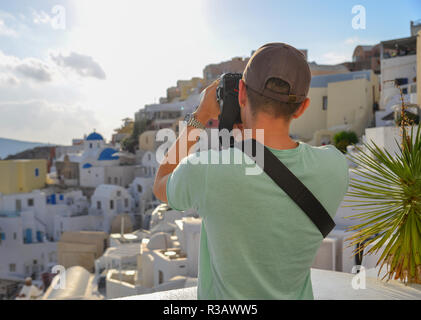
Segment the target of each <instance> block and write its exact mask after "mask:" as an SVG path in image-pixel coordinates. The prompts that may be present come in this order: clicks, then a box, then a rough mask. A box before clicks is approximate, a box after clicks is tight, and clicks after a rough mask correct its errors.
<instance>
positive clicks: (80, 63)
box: [50, 52, 106, 80]
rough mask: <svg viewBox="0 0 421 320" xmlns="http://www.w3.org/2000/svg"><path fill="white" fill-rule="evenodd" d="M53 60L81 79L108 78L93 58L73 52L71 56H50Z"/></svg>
mask: <svg viewBox="0 0 421 320" xmlns="http://www.w3.org/2000/svg"><path fill="white" fill-rule="evenodd" d="M50 57H51V59H52V60H53V61H54V62H55V63H56V64H57V65H58V66H60V67H64V68H69V69H71V70H73V71H75V72H76V73H77V74H79V75H80V76H81V77H93V78H97V79H100V80H104V79H105V78H106V75H105V72H104V70H103V69H102V67H101V66H100V65H99V64H98V62H96V61H95V60H94V59H93V58H92V57H91V56H87V55H83V54H79V53H76V52H71V53H70V54H69V55H67V56H66V55H62V54H57V55H54V54H50Z"/></svg>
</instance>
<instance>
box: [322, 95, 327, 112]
mask: <svg viewBox="0 0 421 320" xmlns="http://www.w3.org/2000/svg"><path fill="white" fill-rule="evenodd" d="M322 109H323V110H327V96H323V107H322Z"/></svg>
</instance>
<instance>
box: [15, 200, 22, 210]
mask: <svg viewBox="0 0 421 320" xmlns="http://www.w3.org/2000/svg"><path fill="white" fill-rule="evenodd" d="M21 210H22V201H21V200H20V199H17V200H16V211H21Z"/></svg>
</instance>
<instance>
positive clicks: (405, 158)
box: [347, 91, 421, 284]
mask: <svg viewBox="0 0 421 320" xmlns="http://www.w3.org/2000/svg"><path fill="white" fill-rule="evenodd" d="M401 93H402V91H401ZM402 118H403V119H405V106H404V102H403V99H402ZM400 124H401V135H402V143H398V142H397V143H398V147H399V151H398V152H397V154H396V155H395V156H393V155H392V154H390V153H389V152H387V150H383V149H382V148H380V147H378V146H377V145H376V144H375V143H374V142H372V143H371V144H369V143H365V144H364V145H365V148H366V150H363V149H362V148H359V147H356V149H357V150H358V151H359V153H357V154H356V155H355V156H353V159H352V160H353V161H354V162H355V163H356V164H358V166H359V167H358V168H357V169H356V174H357V176H359V177H363V178H365V181H363V180H359V179H358V178H355V179H352V180H351V183H350V187H351V188H350V190H349V192H348V196H350V197H353V198H354V199H353V200H351V199H348V200H347V202H352V203H354V204H353V205H349V206H350V207H355V208H357V209H359V210H362V213H359V214H356V215H353V216H351V218H357V219H360V220H361V223H359V224H358V225H355V226H353V227H350V228H349V229H348V231H352V232H354V233H353V235H352V236H351V237H350V238H349V239H348V240H351V243H350V245H352V246H355V245H357V249H356V250H355V251H354V252H355V254H360V253H361V252H364V249H366V248H367V247H368V246H370V248H369V249H368V250H366V251H365V252H364V254H365V255H366V254H372V253H376V252H378V251H379V250H381V249H382V248H384V250H383V252H382V254H381V255H380V258H379V260H378V261H377V266H380V270H379V273H380V271H381V270H382V268H383V267H385V266H387V268H386V274H385V277H384V278H387V279H388V280H389V279H395V280H397V279H399V280H401V281H403V282H405V283H418V284H421V255H420V253H421V130H420V128H421V126H418V129H417V130H415V127H414V126H411V125H410V123H408V121H401V123H400ZM409 131H410V133H409ZM384 278H383V279H384Z"/></svg>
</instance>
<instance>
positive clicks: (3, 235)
mask: <svg viewBox="0 0 421 320" xmlns="http://www.w3.org/2000/svg"><path fill="white" fill-rule="evenodd" d="M3 240H6V233H5V232H0V243H1V242H2V241H3Z"/></svg>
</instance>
